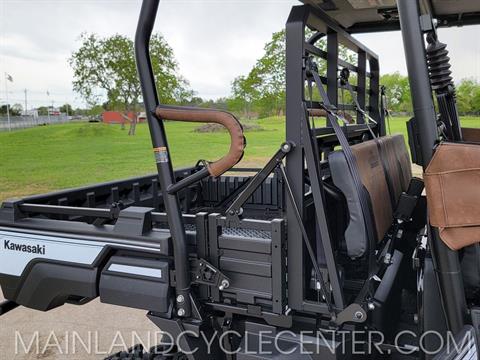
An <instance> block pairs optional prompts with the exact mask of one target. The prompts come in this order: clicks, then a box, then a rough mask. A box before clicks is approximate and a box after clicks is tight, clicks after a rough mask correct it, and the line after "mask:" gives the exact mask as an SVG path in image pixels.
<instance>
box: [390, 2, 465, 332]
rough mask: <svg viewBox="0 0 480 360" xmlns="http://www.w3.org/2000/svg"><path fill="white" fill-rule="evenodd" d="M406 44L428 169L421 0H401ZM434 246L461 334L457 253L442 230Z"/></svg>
mask: <svg viewBox="0 0 480 360" xmlns="http://www.w3.org/2000/svg"><path fill="white" fill-rule="evenodd" d="M397 6H398V12H399V16H400V26H401V29H402V36H403V44H404V47H405V57H406V62H407V69H408V75H409V79H410V91H411V93H412V102H413V111H414V114H415V118H416V119H417V122H418V128H419V137H420V146H421V152H422V156H423V159H424V164H423V167H424V169H425V168H426V167H427V165H428V163H429V162H430V160H431V158H432V155H433V148H434V145H435V142H436V141H437V125H436V114H435V108H434V104H433V97H432V89H431V86H430V78H429V76H428V67H427V58H426V52H425V41H424V37H423V32H422V29H421V27H420V11H419V4H418V0H397ZM429 230H430V232H429V234H430V240H431V241H430V244H431V251H432V255H433V262H434V267H435V273H436V276H437V281H438V284H439V287H440V292H441V294H442V305H443V309H444V312H445V316H446V319H447V325H448V328H449V330H450V331H452V332H453V333H458V332H459V331H460V330H461V329H462V327H463V325H464V323H465V314H466V300H465V290H464V287H463V278H462V273H461V268H460V261H459V258H458V254H457V252H456V251H452V250H450V249H449V248H448V247H447V246H446V245H445V244H444V243H443V242H442V241H441V239H440V236H439V234H438V230H437V229H435V228H430V229H429Z"/></svg>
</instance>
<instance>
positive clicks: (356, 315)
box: [354, 311, 363, 320]
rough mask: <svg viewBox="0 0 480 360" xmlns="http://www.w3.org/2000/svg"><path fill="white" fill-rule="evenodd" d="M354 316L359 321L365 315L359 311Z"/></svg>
mask: <svg viewBox="0 0 480 360" xmlns="http://www.w3.org/2000/svg"><path fill="white" fill-rule="evenodd" d="M354 316H355V319H357V320H362V319H363V313H362V312H361V311H357V312H356V313H355V315H354Z"/></svg>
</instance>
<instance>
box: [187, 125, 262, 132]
mask: <svg viewBox="0 0 480 360" xmlns="http://www.w3.org/2000/svg"><path fill="white" fill-rule="evenodd" d="M242 127H243V131H245V132H247V131H263V130H265V129H264V128H262V127H261V126H260V125H257V124H242ZM193 131H194V132H197V133H217V132H227V129H225V127H224V126H222V125H220V124H205V125H202V126H199V127H197V128H195V129H194V130H193Z"/></svg>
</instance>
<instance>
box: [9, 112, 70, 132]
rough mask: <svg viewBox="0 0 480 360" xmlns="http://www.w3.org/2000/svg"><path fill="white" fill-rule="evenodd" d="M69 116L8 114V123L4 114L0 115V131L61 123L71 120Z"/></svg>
mask: <svg viewBox="0 0 480 360" xmlns="http://www.w3.org/2000/svg"><path fill="white" fill-rule="evenodd" d="M71 120H72V117H71V116H66V115H55V116H54V115H50V116H10V123H9V121H8V118H7V117H6V116H0V131H9V130H12V131H13V130H19V129H27V128H31V127H35V126H40V125H47V124H62V123H65V122H68V121H71Z"/></svg>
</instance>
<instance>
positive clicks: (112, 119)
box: [102, 111, 141, 124]
mask: <svg viewBox="0 0 480 360" xmlns="http://www.w3.org/2000/svg"><path fill="white" fill-rule="evenodd" d="M128 117H129V119H130V120H131V121H133V119H134V117H135V113H134V112H133V111H130V112H129V113H128ZM138 120H139V121H141V119H138ZM102 121H103V122H104V123H107V124H121V123H125V122H128V121H127V120H126V119H125V118H124V113H122V112H120V111H104V112H103V114H102Z"/></svg>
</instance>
